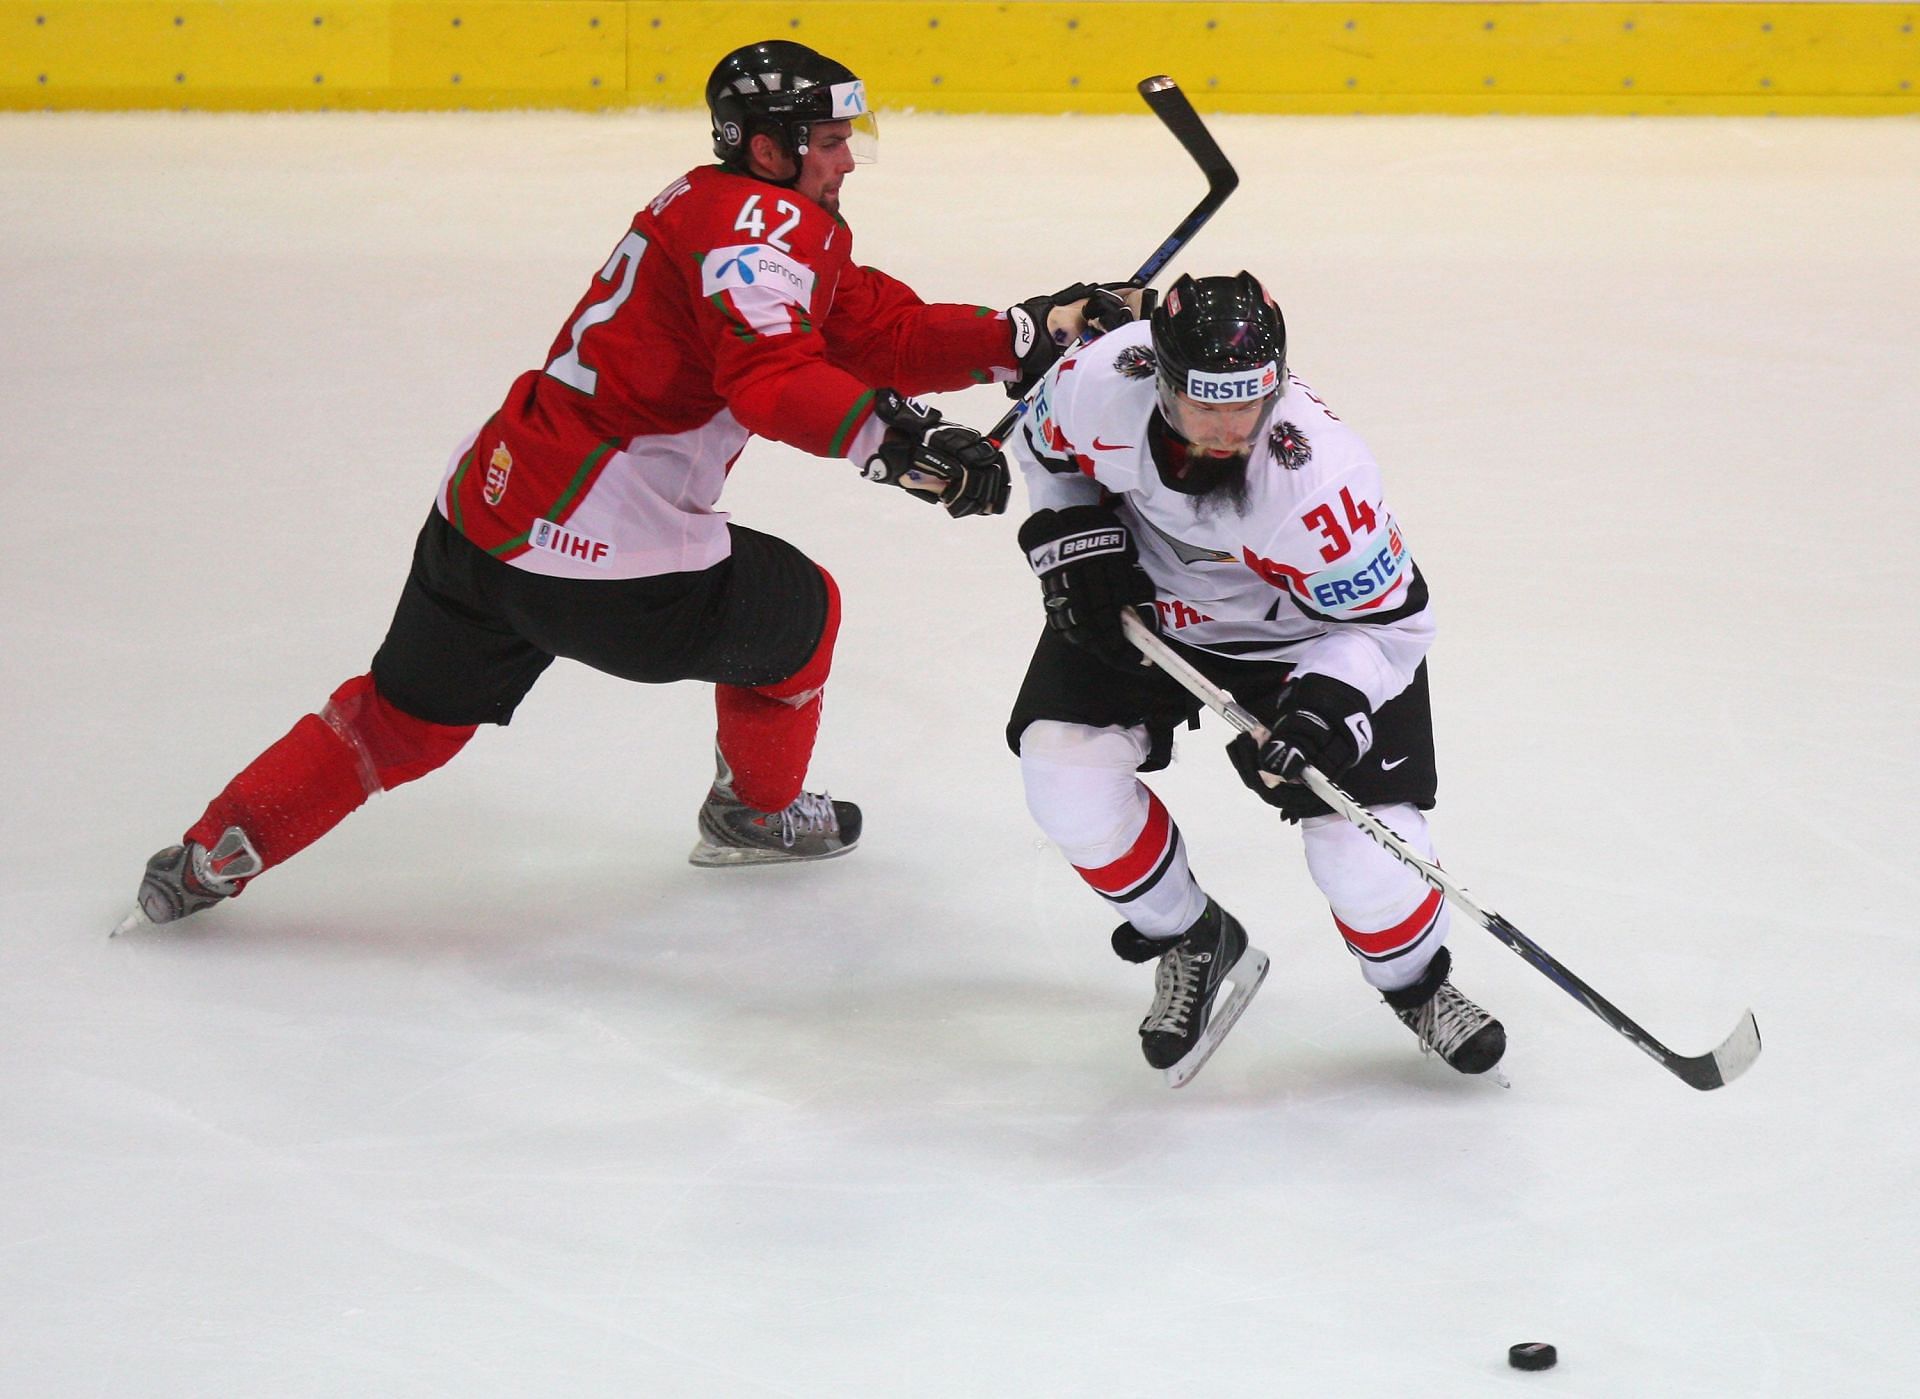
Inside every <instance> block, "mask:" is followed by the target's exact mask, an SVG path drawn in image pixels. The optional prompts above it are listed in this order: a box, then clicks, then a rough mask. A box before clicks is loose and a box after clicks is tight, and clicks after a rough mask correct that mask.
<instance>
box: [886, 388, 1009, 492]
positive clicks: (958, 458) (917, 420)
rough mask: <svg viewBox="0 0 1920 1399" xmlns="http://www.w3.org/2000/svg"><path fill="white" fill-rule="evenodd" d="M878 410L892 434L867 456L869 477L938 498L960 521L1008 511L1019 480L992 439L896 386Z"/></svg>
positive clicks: (888, 433) (888, 392)
mask: <svg viewBox="0 0 1920 1399" xmlns="http://www.w3.org/2000/svg"><path fill="white" fill-rule="evenodd" d="M873 411H874V413H875V415H876V416H878V417H879V419H880V421H881V422H883V423H885V424H886V425H887V435H886V436H885V437H884V438H882V439H881V442H880V448H879V450H878V451H876V452H875V453H874V454H873V455H872V456H871V457H869V458H868V459H867V465H866V470H865V475H866V478H867V479H868V480H869V481H879V482H882V483H884V484H885V485H889V486H898V487H900V488H901V489H902V490H904V491H907V492H909V493H911V494H912V495H914V496H916V497H918V498H919V499H921V500H925V501H937V502H938V503H940V504H941V505H944V506H946V507H947V513H948V514H949V515H951V516H953V518H954V519H956V520H958V519H960V518H961V517H963V516H966V515H998V514H1000V513H1002V512H1003V511H1005V510H1006V508H1007V496H1008V495H1009V494H1010V493H1011V492H1012V490H1013V480H1012V478H1011V477H1010V476H1009V475H1008V473H1007V459H1006V458H1005V457H1003V456H1001V455H1000V449H999V448H998V447H996V446H994V445H993V444H992V443H991V442H989V441H987V439H986V438H984V437H982V436H981V435H980V434H979V433H977V432H975V431H974V430H973V429H972V428H970V427H965V426H963V425H961V424H960V423H950V422H946V421H945V420H943V419H942V418H941V416H940V410H939V409H937V408H929V407H927V406H926V405H925V404H924V403H917V402H915V401H914V400H913V399H911V398H905V397H902V396H901V395H900V394H897V393H895V392H894V391H893V390H892V389H881V390H880V391H879V392H878V393H876V394H875V395H874V396H873Z"/></svg>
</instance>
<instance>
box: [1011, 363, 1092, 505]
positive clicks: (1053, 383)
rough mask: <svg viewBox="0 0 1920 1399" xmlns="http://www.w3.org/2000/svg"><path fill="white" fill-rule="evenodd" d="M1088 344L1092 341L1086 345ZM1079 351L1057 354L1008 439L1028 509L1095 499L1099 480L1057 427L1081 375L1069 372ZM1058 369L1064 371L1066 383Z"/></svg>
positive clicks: (1069, 407) (1071, 409)
mask: <svg viewBox="0 0 1920 1399" xmlns="http://www.w3.org/2000/svg"><path fill="white" fill-rule="evenodd" d="M1087 348H1091V346H1089V347H1087ZM1077 359H1078V355H1077V354H1075V355H1067V356H1064V357H1063V358H1061V359H1060V360H1059V361H1058V362H1057V363H1056V364H1055V365H1054V366H1053V368H1052V369H1050V370H1048V371H1047V373H1046V375H1045V376H1044V377H1043V378H1042V379H1041V381H1040V386H1039V387H1038V388H1036V389H1035V390H1034V393H1033V400H1032V402H1031V404H1030V406H1029V407H1028V409H1027V412H1026V414H1025V416H1023V417H1022V418H1021V420H1020V424H1019V426H1018V427H1016V428H1015V429H1014V430H1013V435H1012V436H1011V437H1010V438H1008V440H1007V448H1008V455H1009V457H1010V459H1011V460H1012V461H1013V463H1014V464H1015V465H1017V466H1018V467H1019V468H1020V474H1021V476H1022V478H1023V479H1024V480H1025V481H1026V483H1027V505H1028V508H1029V509H1030V510H1036V511H1037V510H1064V509H1065V508H1067V507H1068V506H1070V505H1092V504H1094V503H1095V502H1097V501H1098V500H1099V499H1100V494H1101V491H1100V485H1099V483H1098V482H1097V481H1095V480H1094V479H1093V475H1092V473H1091V472H1090V471H1089V470H1088V469H1087V468H1086V467H1085V465H1084V463H1085V462H1086V461H1087V457H1086V455H1085V453H1083V452H1081V451H1080V450H1079V449H1078V448H1076V447H1075V445H1074V444H1073V443H1072V442H1071V441H1069V440H1068V439H1067V437H1066V435H1065V433H1064V432H1063V430H1062V428H1061V423H1062V421H1063V418H1064V417H1065V416H1066V415H1069V414H1071V413H1073V412H1074V407H1073V405H1074V401H1075V399H1076V398H1077V397H1078V394H1079V390H1080V389H1081V387H1082V386H1083V383H1084V381H1085V376H1084V375H1080V376H1072V375H1071V371H1072V370H1073V369H1074V368H1076V367H1077V366H1076V360H1077ZM1062 371H1068V373H1069V376H1070V377H1068V379H1067V380H1066V382H1065V383H1062V382H1061V375H1062Z"/></svg>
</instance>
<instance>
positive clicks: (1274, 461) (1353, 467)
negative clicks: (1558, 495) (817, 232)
mask: <svg viewBox="0 0 1920 1399" xmlns="http://www.w3.org/2000/svg"><path fill="white" fill-rule="evenodd" d="M1156 402H1157V395H1156V390H1155V384H1154V365H1153V352H1152V344H1151V335H1150V333H1149V330H1148V327H1147V326H1145V325H1140V324H1135V325H1130V326H1125V327H1123V328H1121V329H1120V330H1117V331H1115V332H1114V333H1113V334H1111V335H1108V336H1104V337H1103V338H1101V339H1099V340H1096V341H1094V342H1093V343H1092V344H1090V345H1087V346H1085V347H1083V348H1082V349H1080V350H1078V351H1076V352H1075V353H1074V354H1073V355H1070V356H1068V357H1067V358H1065V359H1063V360H1062V361H1061V362H1060V363H1059V364H1058V365H1057V366H1055V368H1054V370H1053V372H1052V373H1051V374H1050V375H1049V377H1048V379H1047V380H1046V382H1045V384H1044V387H1043V388H1042V389H1041V391H1040V393H1039V395H1038V396H1037V399H1036V402H1035V405H1034V408H1033V411H1032V412H1031V413H1029V415H1028V420H1027V422H1026V423H1025V424H1024V425H1023V427H1024V431H1023V432H1022V433H1018V434H1016V438H1018V439H1020V440H1019V444H1018V446H1017V448H1016V451H1015V458H1016V460H1018V461H1019V462H1020V464H1021V466H1022V468H1023V470H1024V471H1025V472H1026V475H1027V480H1028V491H1029V495H1030V496H1032V497H1033V498H1034V503H1035V505H1036V508H1037V507H1039V506H1042V505H1056V504H1062V503H1073V504H1077V503H1085V502H1088V501H1092V500H1095V499H1098V498H1099V494H1100V491H1101V490H1102V489H1104V490H1105V491H1107V492H1110V493H1111V494H1112V495H1113V496H1114V497H1116V498H1117V499H1116V502H1115V505H1116V509H1117V510H1118V512H1119V514H1120V516H1121V518H1122V519H1123V520H1125V521H1126V522H1127V524H1128V525H1129V526H1130V527H1131V528H1132V530H1133V532H1134V534H1135V537H1136V540H1137V542H1138V546H1139V550H1140V563H1141V566H1142V567H1143V568H1144V569H1145V570H1146V571H1147V575H1148V576H1149V577H1150V578H1152V579H1153V582H1154V587H1155V590H1156V593H1157V603H1158V606H1159V609H1160V618H1161V623H1162V625H1163V626H1164V627H1165V628H1166V630H1167V631H1168V632H1169V633H1171V634H1172V635H1174V636H1176V637H1178V638H1179V640H1180V641H1181V642H1183V643H1184V644H1187V645H1190V646H1194V647H1197V648H1198V649H1200V650H1204V651H1211V652H1214V653H1216V654H1219V655H1223V656H1233V657H1238V658H1243V659H1256V660H1279V661H1286V662H1289V663H1291V664H1292V665H1293V666H1294V668H1295V671H1296V673H1300V674H1305V673H1316V674H1324V675H1329V676H1332V677H1334V678H1335V679H1338V680H1343V681H1345V682H1346V683H1347V684H1349V685H1352V686H1353V687H1354V688H1355V689H1357V690H1359V691H1360V692H1361V693H1362V694H1364V695H1365V696H1366V697H1367V700H1368V702H1369V703H1370V704H1371V705H1372V706H1373V707H1374V708H1376V709H1378V708H1379V707H1380V706H1381V705H1383V704H1385V703H1386V702H1387V701H1388V700H1390V699H1392V698H1393V697H1394V696H1395V695H1397V694H1399V693H1400V692H1401V691H1402V690H1404V689H1405V688H1406V687H1407V686H1408V685H1409V684H1410V683H1412V680H1413V676H1414V672H1415V671H1417V670H1418V669H1419V666H1420V662H1421V661H1422V660H1423V659H1424V658H1425V656H1426V653H1427V649H1428V647H1429V646H1431V645H1432V642H1433V632H1434V626H1433V613H1432V609H1431V607H1430V606H1429V605H1428V600H1427V587H1426V583H1425V581H1424V580H1423V579H1422V578H1421V576H1420V572H1419V570H1418V568H1416V567H1415V565H1414V562H1413V556H1412V554H1411V553H1410V552H1409V550H1408V548H1407V543H1406V538H1405V535H1404V534H1403V533H1402V531H1401V529H1400V526H1399V524H1398V522H1397V521H1395V519H1394V517H1393V515H1392V512H1391V511H1390V510H1389V508H1388V506H1387V503H1386V499H1385V496H1384V492H1383V491H1382V488H1381V480H1380V468H1379V466H1378V465H1377V464H1376V463H1375V462H1374V460H1373V455H1372V453H1371V452H1369V451H1368V450H1367V447H1366V444H1365V443H1364V442H1362V441H1361V440H1360V438H1359V436H1358V435H1357V434H1356V433H1354V432H1353V430H1352V429H1351V428H1349V427H1348V426H1347V425H1346V424H1345V423H1343V422H1342V421H1341V420H1340V419H1339V418H1337V417H1336V416H1335V415H1334V414H1333V413H1331V412H1329V411H1328V409H1327V407H1326V405H1325V404H1324V403H1322V402H1321V401H1320V400H1319V398H1318V397H1316V396H1315V394H1314V393H1313V391H1312V390H1311V389H1310V388H1308V387H1307V385H1306V384H1305V383H1303V382H1302V381H1301V380H1299V379H1298V378H1296V377H1294V376H1293V375H1288V376H1287V383H1286V387H1285V389H1284V391H1283V393H1282V396H1281V399H1280V402H1279V405H1278V407H1277V408H1276V410H1275V412H1274V415H1273V421H1272V424H1271V427H1270V430H1269V432H1268V435H1267V438H1266V440H1265V441H1263V442H1261V443H1259V444H1257V445H1256V447H1255V450H1254V453H1253V456H1252V458H1251V460H1250V461H1249V462H1248V466H1247V489H1246V494H1245V498H1244V499H1243V500H1239V501H1233V500H1227V499H1220V498H1213V499H1202V498H1196V497H1194V496H1191V495H1188V494H1184V493H1182V492H1180V491H1176V490H1174V489H1172V488H1171V487H1169V486H1168V485H1167V484H1166V483H1165V481H1163V480H1162V479H1161V475H1160V472H1159V469H1158V468H1157V467H1156V466H1155V464H1154V460H1153V451H1152V447H1151V444H1150V443H1149V440H1148V434H1149V431H1150V429H1151V427H1152V423H1153V417H1154V408H1155V406H1156Z"/></svg>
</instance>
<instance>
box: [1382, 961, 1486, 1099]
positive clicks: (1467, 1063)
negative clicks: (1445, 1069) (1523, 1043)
mask: <svg viewBox="0 0 1920 1399" xmlns="http://www.w3.org/2000/svg"><path fill="white" fill-rule="evenodd" d="M1452 969H1453V954H1452V953H1451V952H1449V951H1448V950H1447V949H1446V948H1444V947H1443V948H1441V949H1440V950H1439V951H1438V952H1436V953H1434V954H1433V961H1432V962H1430V963H1428V964H1427V970H1426V974H1425V975H1424V976H1422V977H1421V978H1420V979H1419V980H1418V981H1416V982H1415V983H1414V984H1413V985H1411V986H1409V987H1407V988H1406V989H1405V990H1401V991H1383V992H1382V993H1381V995H1382V996H1383V997H1384V998H1385V999H1386V1002H1387V1004H1388V1005H1389V1006H1391V1007H1393V1013H1394V1014H1395V1015H1397V1016H1399V1017H1400V1023H1401V1024H1402V1025H1405V1026H1406V1027H1407V1028H1408V1029H1409V1030H1411V1031H1413V1033H1414V1034H1415V1035H1417V1036H1419V1038H1420V1052H1421V1053H1422V1054H1438V1055H1439V1056H1440V1057H1441V1058H1442V1059H1444V1060H1446V1061H1447V1063H1448V1064H1450V1065H1452V1066H1453V1067H1454V1068H1456V1069H1458V1070H1459V1071H1460V1072H1461V1073H1463V1074H1483V1073H1485V1072H1486V1071H1487V1070H1488V1069H1491V1068H1492V1067H1493V1066H1494V1065H1495V1064H1498V1063H1499V1062H1500V1056H1501V1055H1503V1054H1505V1053H1506V1052H1507V1031H1506V1027H1504V1026H1503V1025H1501V1023H1500V1022H1499V1021H1498V1020H1495V1019H1494V1018H1493V1017H1492V1016H1491V1015H1488V1014H1487V1013H1486V1012H1485V1011H1484V1010H1482V1009H1480V1007H1479V1006H1477V1005H1475V1004H1474V1003H1473V1002H1472V1001H1470V1000H1468V999H1467V998H1466V997H1465V996H1463V995H1461V994H1460V992H1459V991H1458V990H1456V989H1455V988H1454V985H1453V983H1452V982H1451V981H1449V980H1448V979H1447V973H1448V972H1449V971H1451V970H1452Z"/></svg>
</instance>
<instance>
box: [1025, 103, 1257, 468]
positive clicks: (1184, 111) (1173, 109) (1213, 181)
mask: <svg viewBox="0 0 1920 1399" xmlns="http://www.w3.org/2000/svg"><path fill="white" fill-rule="evenodd" d="M1136 87H1137V88H1138V90H1139V93H1140V96H1141V98H1142V99H1143V100H1144V101H1145V102H1146V104H1147V106H1148V107H1150V108H1151V109H1152V110H1153V114H1154V115H1155V116H1156V117H1158V118H1160V124H1161V125H1162V126H1164V127H1166V128H1167V130H1168V131H1171V132H1172V133H1173V136H1174V139H1175V140H1176V141H1178V142H1179V143H1180V145H1181V147H1182V148H1183V149H1184V150H1185V151H1186V153H1187V154H1188V155H1190V156H1192V157H1193V163H1194V164H1195V165H1198V166H1199V167H1200V173H1201V174H1203V175H1205V176H1206V177H1207V193H1206V196H1205V197H1204V198H1202V199H1201V201H1200V202H1199V203H1198V204H1196V205H1194V206H1193V212H1192V213H1190V214H1188V215H1187V216H1186V217H1185V218H1184V219H1182V220H1180V222H1179V224H1178V225H1177V226H1176V227H1175V228H1174V230H1173V232H1171V233H1169V234H1168V235H1167V236H1166V239H1165V240H1164V241H1163V242H1162V243H1161V244H1160V246H1159V247H1157V248H1155V249H1154V250H1153V252H1152V253H1151V254H1150V255H1149V256H1148V258H1147V260H1146V261H1145V262H1143V263H1141V264H1140V270H1139V271H1137V272H1135V273H1134V274H1133V275H1132V276H1131V277H1129V278H1127V280H1126V281H1124V282H1115V283H1112V284H1111V285H1113V286H1119V287H1131V288H1133V289H1134V290H1136V291H1137V290H1139V289H1141V288H1143V287H1145V286H1147V285H1148V284H1149V283H1150V282H1152V281H1153V279H1154V278H1155V277H1158V276H1159V275H1160V273H1161V270H1162V269H1163V268H1165V267H1166V265H1167V264H1168V263H1169V262H1171V261H1173V259H1174V257H1175V255H1177V254H1178V253H1179V251H1180V250H1181V249H1182V248H1184V247H1186V246H1187V244H1189V243H1191V242H1192V241H1193V235H1194V234H1196V233H1198V232H1199V231H1200V229H1201V228H1202V226H1204V225H1205V223H1206V222H1207V220H1208V219H1210V218H1212V217H1213V216H1214V215H1215V214H1216V213H1218V212H1219V210H1220V206H1221V205H1222V204H1225V203H1226V202H1227V196H1228V195H1230V194H1232V193H1233V192H1234V190H1235V189H1237V188H1239V185H1240V176H1239V174H1238V172H1236V171H1235V170H1234V168H1233V162H1232V161H1230V160H1228V159H1227V157H1226V154H1225V152H1223V151H1222V150H1221V149H1220V143H1219V142H1218V141H1216V140H1214V139H1213V133H1212V132H1210V131H1208V130H1207V124H1206V123H1205V122H1203V121H1201V120H1200V114H1199V113H1198V112H1196V111H1194V110H1193V103H1191V102H1189V101H1188V100H1187V95H1186V93H1184V92H1182V91H1181V90H1180V85H1179V84H1178V83H1176V82H1175V81H1174V80H1173V79H1172V78H1169V77H1167V76H1166V75H1165V74H1164V73H1163V74H1161V75H1160V76H1158V77H1154V78H1142V79H1141V80H1140V81H1139V83H1138V84H1136ZM1030 402H1031V398H1030V397H1029V398H1023V399H1021V400H1020V401H1019V402H1018V403H1016V404H1014V405H1013V407H1011V408H1009V409H1008V410H1007V415H1006V416H1005V417H1004V418H1002V419H1001V420H1000V421H999V422H997V423H995V424H994V425H993V429H992V431H990V432H989V433H987V440H988V441H990V442H992V443H993V445H994V446H996V447H998V446H1000V445H1002V444H1003V443H1005V442H1006V440H1007V434H1008V433H1010V432H1012V431H1013V425H1014V424H1015V423H1017V422H1019V421H1020V417H1021V415H1022V414H1023V413H1025V412H1026V411H1027V405H1028V404H1029V403H1030Z"/></svg>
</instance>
